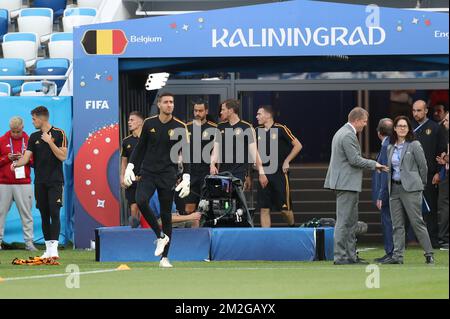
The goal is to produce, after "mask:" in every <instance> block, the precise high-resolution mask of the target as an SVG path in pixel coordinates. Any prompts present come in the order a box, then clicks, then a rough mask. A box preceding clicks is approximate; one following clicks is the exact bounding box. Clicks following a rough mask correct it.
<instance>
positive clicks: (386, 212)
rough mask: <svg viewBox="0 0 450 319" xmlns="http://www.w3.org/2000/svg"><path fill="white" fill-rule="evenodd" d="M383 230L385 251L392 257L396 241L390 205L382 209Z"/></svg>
mask: <svg viewBox="0 0 450 319" xmlns="http://www.w3.org/2000/svg"><path fill="white" fill-rule="evenodd" d="M381 229H382V231H383V241H384V250H385V252H386V255H390V256H391V255H392V252H393V251H394V240H393V237H392V221H391V210H390V208H389V205H383V206H382V207H381Z"/></svg>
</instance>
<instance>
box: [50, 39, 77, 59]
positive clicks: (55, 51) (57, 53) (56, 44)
mask: <svg viewBox="0 0 450 319" xmlns="http://www.w3.org/2000/svg"><path fill="white" fill-rule="evenodd" d="M48 51H49V54H50V58H65V59H69V60H72V58H73V33H71V32H58V33H53V34H52V35H51V36H50V41H49V42H48Z"/></svg>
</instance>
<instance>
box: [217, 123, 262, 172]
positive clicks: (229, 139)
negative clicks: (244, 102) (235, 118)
mask: <svg viewBox="0 0 450 319" xmlns="http://www.w3.org/2000/svg"><path fill="white" fill-rule="evenodd" d="M217 129H218V132H217V134H220V138H218V137H219V136H218V135H217V136H216V140H215V141H216V142H217V143H219V145H220V148H219V149H220V161H219V163H220V164H219V171H220V172H225V171H228V172H231V173H232V174H235V173H243V174H244V175H245V174H246V172H247V171H248V169H249V167H250V165H252V164H253V163H252V158H251V156H250V154H249V145H250V144H253V143H254V142H255V130H254V129H253V126H252V125H251V124H250V123H248V122H245V121H242V120H240V121H239V122H237V123H236V124H235V125H231V124H230V123H229V122H220V123H219V124H218V125H217ZM227 132H228V133H227ZM227 145H228V146H227ZM253 161H254V159H253Z"/></svg>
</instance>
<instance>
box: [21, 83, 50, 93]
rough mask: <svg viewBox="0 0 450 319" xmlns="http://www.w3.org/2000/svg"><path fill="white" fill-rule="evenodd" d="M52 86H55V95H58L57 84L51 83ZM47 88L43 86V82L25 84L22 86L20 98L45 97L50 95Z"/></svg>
mask: <svg viewBox="0 0 450 319" xmlns="http://www.w3.org/2000/svg"><path fill="white" fill-rule="evenodd" d="M51 83H52V86H54V91H53V92H54V93H55V95H56V92H57V88H56V84H55V83H53V82H51ZM45 89H46V87H45V86H44V85H43V84H42V82H41V81H34V82H25V83H24V84H22V90H21V92H20V96H44V95H48V94H47V92H45Z"/></svg>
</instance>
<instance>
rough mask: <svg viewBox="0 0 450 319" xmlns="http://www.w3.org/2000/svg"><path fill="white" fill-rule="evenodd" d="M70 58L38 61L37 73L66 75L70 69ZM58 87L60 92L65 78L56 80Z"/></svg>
mask: <svg viewBox="0 0 450 319" xmlns="http://www.w3.org/2000/svg"><path fill="white" fill-rule="evenodd" d="M69 66H70V61H69V60H68V59H43V60H38V61H37V62H36V69H35V70H34V74H35V75H65V74H66V72H67V70H68V69H69ZM54 82H55V83H56V86H57V88H58V93H59V92H60V91H61V89H62V87H63V86H64V82H65V81H64V80H58V81H54Z"/></svg>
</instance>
